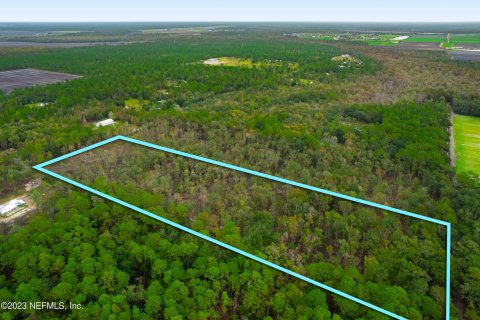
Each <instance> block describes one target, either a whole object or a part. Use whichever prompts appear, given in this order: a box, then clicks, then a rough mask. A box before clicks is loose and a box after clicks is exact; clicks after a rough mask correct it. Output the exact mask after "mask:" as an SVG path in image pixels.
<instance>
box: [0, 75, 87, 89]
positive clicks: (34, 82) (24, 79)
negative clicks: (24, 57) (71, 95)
mask: <svg viewBox="0 0 480 320" xmlns="http://www.w3.org/2000/svg"><path fill="white" fill-rule="evenodd" d="M77 78H80V76H77V75H74V74H67V73H60V72H51V71H44V70H37V69H17V70H9V71H1V72H0V90H2V91H5V92H6V93H7V94H9V93H10V92H12V91H13V90H14V89H21V88H27V87H33V86H38V85H47V84H52V83H57V82H60V81H67V80H73V79H77Z"/></svg>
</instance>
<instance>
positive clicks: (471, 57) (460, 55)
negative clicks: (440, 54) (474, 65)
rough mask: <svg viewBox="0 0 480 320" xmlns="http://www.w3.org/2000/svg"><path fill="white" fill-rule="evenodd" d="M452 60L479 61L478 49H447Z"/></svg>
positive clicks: (479, 52)
mask: <svg viewBox="0 0 480 320" xmlns="http://www.w3.org/2000/svg"><path fill="white" fill-rule="evenodd" d="M448 54H449V55H450V56H451V57H452V58H453V59H454V60H461V61H480V51H448Z"/></svg>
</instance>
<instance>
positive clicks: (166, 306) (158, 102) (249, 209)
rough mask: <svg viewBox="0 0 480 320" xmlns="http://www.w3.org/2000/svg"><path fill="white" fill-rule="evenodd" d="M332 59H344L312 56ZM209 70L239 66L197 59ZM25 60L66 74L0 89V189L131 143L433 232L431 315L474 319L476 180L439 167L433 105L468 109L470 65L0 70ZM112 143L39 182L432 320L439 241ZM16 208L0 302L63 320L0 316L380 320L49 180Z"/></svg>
mask: <svg viewBox="0 0 480 320" xmlns="http://www.w3.org/2000/svg"><path fill="white" fill-rule="evenodd" d="M346 54H348V55H349V56H351V57H355V59H358V60H359V61H361V63H360V64H349V63H346V64H343V63H342V62H338V61H336V60H335V59H333V60H332V58H335V57H339V56H341V55H346ZM218 57H235V58H239V59H249V60H251V61H253V62H256V63H257V64H255V65H256V66H259V67H252V68H246V67H241V66H237V67H236V66H212V65H205V64H204V63H203V61H204V60H207V59H211V58H218ZM27 67H28V68H39V69H46V70H51V71H59V72H67V73H73V74H78V75H82V76H83V77H82V78H81V79H77V80H74V81H71V82H66V83H60V84H55V85H50V86H46V87H33V88H27V89H22V90H16V91H14V92H12V93H11V94H10V95H8V96H7V95H5V94H0V115H1V117H0V122H1V128H0V148H1V151H0V172H1V175H0V177H1V180H0V190H1V191H2V195H3V194H11V193H18V192H21V189H22V188H23V186H22V184H23V183H25V182H27V181H29V180H31V179H33V178H35V177H38V176H39V174H38V173H35V172H34V171H33V170H32V169H31V166H32V165H35V164H38V163H40V162H43V161H46V160H48V159H52V158H54V157H57V156H60V155H62V154H65V153H67V152H70V151H73V150H76V149H78V148H81V147H84V146H87V145H90V144H92V143H95V142H98V141H101V140H103V139H105V138H108V137H111V136H113V135H116V134H123V135H126V136H131V137H135V138H138V139H142V140H145V141H149V142H152V143H157V144H160V145H163V146H167V147H172V148H176V149H180V150H182V151H186V152H191V153H195V154H198V155H202V156H206V157H211V158H214V159H217V160H220V161H225V162H228V163H232V164H235V165H240V166H244V167H248V168H251V169H254V170H258V171H262V172H267V173H270V174H274V175H276V176H280V177H284V178H287V179H292V180H295V181H299V182H303V183H306V184H310V185H314V186H319V187H322V188H325V189H330V190H335V191H338V192H342V193H346V194H349V195H352V196H355V197H359V198H364V199H368V200H371V201H375V202H378V203H382V204H387V205H389V206H394V207H397V208H401V209H404V210H408V211H412V212H416V213H419V214H424V215H427V216H431V217H435V218H438V219H442V220H445V221H449V222H451V223H452V225H453V239H452V271H451V274H452V282H451V286H452V296H451V318H452V319H472V320H476V319H480V315H479V314H480V237H479V233H478V232H477V231H478V228H479V227H480V225H479V223H480V222H479V221H480V219H479V218H480V197H479V196H478V195H479V194H480V185H479V183H480V182H479V178H478V176H475V175H473V174H458V175H456V174H455V171H454V169H453V168H452V167H451V166H450V161H449V145H448V141H449V133H448V128H449V126H450V121H449V112H450V109H451V108H453V110H454V111H455V112H458V113H465V114H471V115H475V114H476V113H475V112H477V111H478V110H479V109H478V103H477V102H478V84H479V83H480V78H479V75H478V66H477V65H476V64H474V63H470V64H468V63H458V62H453V61H450V60H449V59H448V58H447V57H445V56H442V55H440V54H439V53H419V52H414V51H410V52H409V51H401V52H395V51H391V50H384V49H378V48H368V47H366V46H359V45H355V44H346V43H340V44H338V45H336V46H335V47H333V46H326V45H323V44H319V43H317V42H313V41H306V40H298V39H292V38H288V37H284V36H279V37H277V36H269V37H266V36H265V35H261V36H260V35H256V34H245V35H233V36H226V35H215V34H213V35H211V36H201V37H165V38H163V39H160V40H159V41H157V42H152V43H137V44H130V45H121V46H114V47H113V46H94V47H81V48H70V49H41V50H33V51H29V50H28V49H25V50H24V52H23V51H21V50H20V51H19V50H18V49H15V50H9V49H4V51H2V50H1V49H0V70H8V69H14V68H27ZM126 101H129V102H126ZM132 101H133V102H134V103H132ZM128 104H130V106H128ZM126 105H127V106H128V108H126ZM106 118H112V119H114V120H115V122H116V123H115V125H113V126H109V127H105V128H95V125H94V124H95V122H97V121H100V120H104V119H106ZM122 148H128V147H118V149H116V148H110V149H108V148H107V149H103V151H102V150H99V151H98V152H104V154H103V156H102V155H100V156H98V157H95V159H97V161H93V160H92V159H89V158H86V159H82V158H73V159H70V160H69V161H68V162H65V163H61V164H59V167H56V168H55V169H56V170H58V171H61V172H63V173H65V174H71V175H72V176H75V177H77V179H78V180H80V181H82V182H84V183H89V184H91V185H94V186H95V187H96V188H98V189H100V190H105V191H108V192H109V193H111V194H115V195H117V196H119V197H120V198H122V197H123V198H124V199H126V198H128V199H130V201H131V202H132V203H134V204H136V205H138V206H140V207H144V208H146V209H149V210H151V211H152V212H155V213H157V214H160V215H164V216H166V217H169V218H171V219H177V220H176V221H178V222H182V223H185V224H187V225H190V226H191V227H192V228H194V229H196V230H200V231H202V232H205V233H207V234H209V235H212V236H214V237H217V238H218V239H220V240H223V241H226V242H228V243H231V244H234V245H236V246H238V247H240V248H245V249H248V250H251V251H252V252H254V253H256V254H259V255H263V256H264V257H265V258H268V259H271V260H272V261H276V262H278V263H280V264H282V265H284V266H286V267H290V268H292V269H295V270H298V271H299V272H303V273H304V274H308V275H309V276H310V277H312V278H314V279H317V280H318V281H321V282H324V283H326V284H330V285H334V286H336V287H338V288H339V289H341V290H344V291H346V292H348V293H351V294H355V295H357V296H359V297H361V298H364V299H366V300H369V301H371V302H372V303H373V304H376V305H378V306H381V307H382V308H385V309H387V310H390V311H392V312H395V313H397V314H399V315H401V316H404V317H406V318H409V319H442V318H444V316H445V315H444V313H445V282H444V279H445V263H444V261H445V230H444V228H443V229H442V228H441V227H436V226H434V225H431V224H426V223H419V222H415V221H410V220H408V219H403V218H400V217H399V216H396V215H393V214H386V213H384V212H381V211H376V210H371V209H368V208H366V207H361V206H357V205H354V204H352V203H349V202H346V201H335V200H334V199H331V198H329V197H325V196H318V195H313V194H310V193H307V192H304V191H302V190H299V189H295V188H283V189H282V186H278V185H272V184H271V183H266V182H264V181H256V182H254V183H250V182H249V181H247V178H246V177H243V176H238V175H231V174H230V173H225V172H224V171H222V170H212V169H211V168H207V167H204V166H201V165H200V166H199V165H198V164H194V163H191V162H189V161H186V160H181V159H177V158H171V157H170V158H168V157H166V156H163V157H162V156H158V154H155V155H153V154H151V153H150V152H146V151H144V150H138V149H137V151H135V150H131V149H128V150H127V149H122ZM98 159H99V160H98ZM118 162H120V163H121V164H122V165H121V166H120V167H121V170H118V171H115V172H112V168H113V163H115V164H117V163H118ZM247 182H248V183H247ZM247 185H249V186H251V187H248V188H247ZM31 196H32V198H34V200H35V201H36V203H37V205H38V207H39V210H38V213H37V214H36V215H35V216H34V217H32V218H31V219H29V220H28V221H27V222H26V223H25V224H24V225H17V226H14V227H13V228H7V227H4V233H3V235H2V238H1V241H0V253H1V255H0V269H1V270H2V275H0V284H1V285H0V300H1V301H36V300H44V299H47V300H51V301H57V300H58V301H60V300H62V301H63V300H64V301H72V302H75V303H81V304H82V306H83V309H81V310H75V311H55V310H50V311H43V312H38V311H32V310H29V311H10V312H6V313H2V318H5V319H17V318H24V317H29V316H30V317H32V318H33V317H35V318H42V319H49V318H54V317H57V318H67V317H69V316H71V317H74V318H82V319H90V318H94V317H95V318H101V319H104V318H105V319H107V318H108V319H110V318H115V319H117V318H118V319H131V318H133V319H151V318H154V319H213V318H217V319H241V318H255V319H258V318H263V319H336V320H338V319H385V318H386V317H385V316H382V315H381V314H380V313H378V312H375V311H373V310H370V309H368V308H365V307H362V306H360V305H358V304H356V303H354V302H352V301H348V300H346V299H344V298H340V297H338V296H335V295H332V294H328V293H327V292H325V291H323V290H321V289H319V288H316V287H313V286H311V285H308V284H306V283H304V282H301V281H297V280H294V279H292V278H291V277H289V276H287V275H285V274H281V273H280V272H276V271H273V270H271V269H269V268H268V267H265V266H262V265H259V264H258V263H254V262H252V261H249V260H248V259H245V258H243V257H239V256H236V255H235V254H233V253H231V252H228V251H226V250H222V249H220V248H217V247H215V246H213V245H211V244H208V243H205V242H203V241H201V240H199V239H196V238H193V237H192V236H189V235H187V234H184V233H181V232H179V231H176V230H174V229H173V228H170V227H167V226H165V225H162V224H159V223H157V222H156V221H152V220H151V219H147V218H145V217H141V216H139V215H138V214H136V213H134V212H132V211H129V210H127V209H125V208H122V207H120V206H118V205H114V204H112V203H109V202H106V201H102V200H101V199H100V198H98V197H96V196H93V195H91V194H88V193H85V192H81V191H79V190H77V189H75V188H73V187H71V186H69V185H66V184H65V183H63V182H61V181H57V180H54V179H50V178H46V177H43V181H42V184H41V186H40V187H39V188H38V189H35V190H33V191H32V192H31Z"/></svg>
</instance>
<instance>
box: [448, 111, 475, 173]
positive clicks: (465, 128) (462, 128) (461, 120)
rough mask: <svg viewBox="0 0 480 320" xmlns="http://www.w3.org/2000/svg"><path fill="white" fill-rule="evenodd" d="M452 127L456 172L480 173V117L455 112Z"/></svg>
mask: <svg viewBox="0 0 480 320" xmlns="http://www.w3.org/2000/svg"><path fill="white" fill-rule="evenodd" d="M453 127H454V132H455V134H454V139H455V153H456V167H457V172H468V171H472V172H474V173H476V174H478V175H480V117H470V116H463V115H458V114H457V115H455V117H454V120H453Z"/></svg>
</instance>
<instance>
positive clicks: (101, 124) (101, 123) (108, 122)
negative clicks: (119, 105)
mask: <svg viewBox="0 0 480 320" xmlns="http://www.w3.org/2000/svg"><path fill="white" fill-rule="evenodd" d="M114 123H115V121H113V119H105V120H102V121H99V122H97V123H96V124H95V127H97V128H98V127H105V126H109V125H112V124H114Z"/></svg>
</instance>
